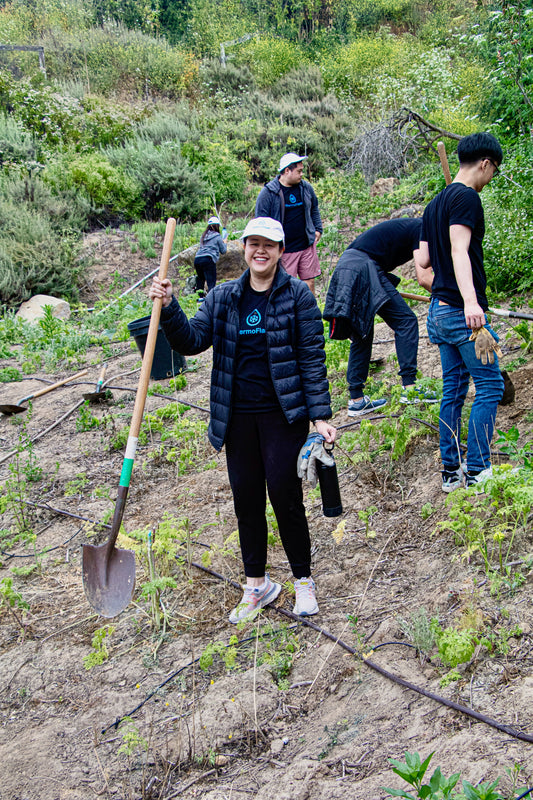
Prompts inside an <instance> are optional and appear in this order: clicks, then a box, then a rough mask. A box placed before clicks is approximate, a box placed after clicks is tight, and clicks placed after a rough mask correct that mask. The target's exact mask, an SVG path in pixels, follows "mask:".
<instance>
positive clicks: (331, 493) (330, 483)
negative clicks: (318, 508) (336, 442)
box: [316, 445, 342, 517]
mask: <svg viewBox="0 0 533 800" xmlns="http://www.w3.org/2000/svg"><path fill="white" fill-rule="evenodd" d="M324 449H325V450H327V453H328V455H329V456H331V457H332V458H333V445H331V447H328V448H326V446H325V445H324ZM316 469H317V473H318V482H319V484H320V495H321V497H322V513H323V514H324V516H325V517H338V516H339V515H340V514H342V502H341V493H340V490H339V478H338V475H337V465H336V464H335V463H333V464H332V465H331V466H330V467H328V466H327V465H326V464H323V463H322V461H317V462H316Z"/></svg>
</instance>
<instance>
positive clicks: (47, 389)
mask: <svg viewBox="0 0 533 800" xmlns="http://www.w3.org/2000/svg"><path fill="white" fill-rule="evenodd" d="M84 375H87V370H86V369H83V370H82V371H81V372H77V373H76V375H71V376H70V378H63V380H62V381H57V383H51V384H50V386H45V387H44V389H39V391H38V392H35V393H34V394H30V395H29V396H28V397H25V398H24V399H25V400H33V398H34V397H40V396H41V395H42V394H47V393H48V392H51V391H52V390H53V389H57V388H58V387H59V386H64V385H65V383H70V381H77V380H78V378H83V376H84Z"/></svg>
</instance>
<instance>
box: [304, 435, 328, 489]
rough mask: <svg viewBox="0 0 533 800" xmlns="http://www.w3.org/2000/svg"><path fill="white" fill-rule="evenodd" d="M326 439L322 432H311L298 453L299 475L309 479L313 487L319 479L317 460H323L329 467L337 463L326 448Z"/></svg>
mask: <svg viewBox="0 0 533 800" xmlns="http://www.w3.org/2000/svg"><path fill="white" fill-rule="evenodd" d="M325 441H326V440H325V439H324V437H323V436H322V434H320V433H310V434H309V436H308V437H307V439H306V442H305V444H304V446H303V447H302V449H301V450H300V452H299V454H298V477H299V478H302V480H304V479H305V480H308V481H309V483H310V484H311V486H312V487H313V489H314V488H315V486H316V483H317V480H318V475H317V471H316V462H317V461H321V462H322V463H323V464H325V465H326V466H327V467H332V466H333V465H334V463H335V459H334V458H332V456H330V455H329V454H328V453H327V451H326V450H325V449H324V442H325Z"/></svg>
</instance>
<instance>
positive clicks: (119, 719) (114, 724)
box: [101, 564, 297, 736]
mask: <svg viewBox="0 0 533 800" xmlns="http://www.w3.org/2000/svg"><path fill="white" fill-rule="evenodd" d="M194 566H196V564H195V565H194ZM237 586H238V584H237ZM239 588H241V587H239ZM296 627H297V626H296V625H291V626H290V628H296ZM271 635H272V634H271V633H270V632H265V633H262V634H260V635H259V638H260V639H263V638H265V637H267V636H271ZM256 638H257V636H256V635H254V636H247V637H246V639H241V640H240V641H239V642H238V643H237V645H236V646H237V647H240V645H241V644H246V642H253V641H255V639H256ZM232 646H233V645H231V644H226V645H224V647H225V648H226V649H227V648H228V647H232ZM200 659H201V656H198V658H195V659H194V660H193V661H189V663H188V664H185V666H183V667H180V668H179V669H177V670H176V671H175V672H173V673H172V675H169V677H168V678H165V680H164V681H163V683H160V684H159V686H156V688H155V689H154V690H153V691H152V692H150V694H148V695H146V697H145V698H144V700H142V701H141V702H140V703H139V705H137V706H135V708H134V709H132V711H128V713H127V714H124V716H122V717H117V719H116V720H115V721H114V722H112V723H111V725H108V726H107V728H104V729H103V730H102V731H101V734H102V736H103V735H104V734H106V733H107V732H108V731H110V730H111V728H114V729H115V730H118V726H119V725H120V723H121V722H122V721H123V720H125V719H126V718H127V717H132V716H133V715H134V714H135V713H136V712H137V711H139V709H141V708H142V707H143V706H144V705H145V704H146V703H147V702H148V701H149V700H151V699H152V697H153V696H154V695H155V694H157V692H158V691H159V690H160V689H162V688H163V686H166V685H167V683H169V681H171V680H172V679H173V678H176V677H177V676H178V675H179V674H180V672H183V671H184V670H186V669H189V667H192V666H193V664H197V663H198V661H200Z"/></svg>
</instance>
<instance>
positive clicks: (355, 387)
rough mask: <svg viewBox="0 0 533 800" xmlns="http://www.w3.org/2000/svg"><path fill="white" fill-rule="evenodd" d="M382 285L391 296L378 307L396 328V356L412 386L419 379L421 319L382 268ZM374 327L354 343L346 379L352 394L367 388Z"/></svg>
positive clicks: (384, 318)
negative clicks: (418, 357)
mask: <svg viewBox="0 0 533 800" xmlns="http://www.w3.org/2000/svg"><path fill="white" fill-rule="evenodd" d="M378 274H379V279H380V282H381V285H382V287H383V288H384V289H385V291H386V292H387V294H388V296H389V299H388V300H387V302H386V303H384V304H383V305H382V306H381V308H380V309H379V310H378V314H379V316H380V317H381V319H382V320H383V321H384V322H386V323H387V325H388V326H389V328H392V330H393V331H394V343H395V346H396V355H397V356H398V363H399V365H400V370H399V373H398V374H399V375H400V376H401V379H402V383H403V385H404V386H410V385H411V384H412V383H414V382H415V380H416V359H417V355H418V320H417V318H416V316H415V314H414V313H413V312H412V311H411V309H410V308H409V306H408V305H407V303H406V302H405V300H404V299H403V297H402V296H401V295H400V294H399V293H398V292H397V290H396V289H395V288H394V286H393V285H392V283H391V282H390V280H389V279H388V278H387V276H386V275H385V273H384V272H382V271H381V270H378ZM373 341H374V326H373V325H372V328H371V330H370V333H369V334H368V336H366V337H365V338H364V339H356V338H355V337H354V339H353V340H352V343H351V345H350V356H349V358H348V369H347V371H346V379H347V381H348V387H349V389H350V397H351V398H357V397H362V396H363V394H364V391H363V388H364V385H365V382H366V379H367V378H368V369H369V366H370V359H371V357H372V343H373Z"/></svg>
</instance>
